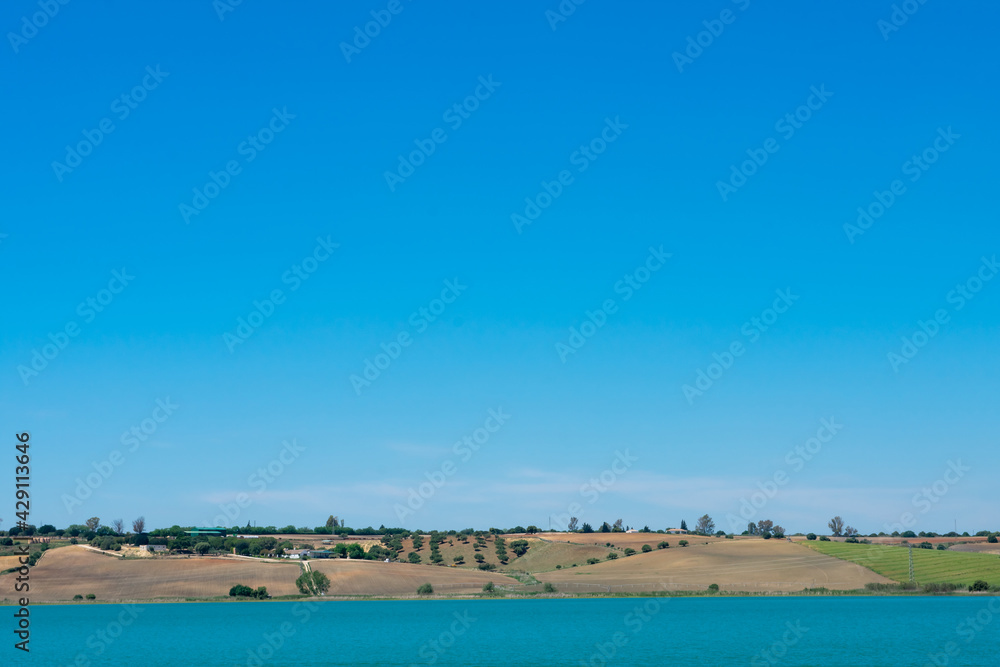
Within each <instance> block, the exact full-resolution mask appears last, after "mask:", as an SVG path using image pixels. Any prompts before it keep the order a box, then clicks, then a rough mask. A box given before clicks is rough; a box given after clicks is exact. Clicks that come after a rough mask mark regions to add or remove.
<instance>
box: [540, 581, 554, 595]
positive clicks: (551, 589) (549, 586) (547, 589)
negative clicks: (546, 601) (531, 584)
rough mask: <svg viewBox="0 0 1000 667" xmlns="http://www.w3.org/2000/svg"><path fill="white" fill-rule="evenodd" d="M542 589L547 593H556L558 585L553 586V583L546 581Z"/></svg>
mask: <svg viewBox="0 0 1000 667" xmlns="http://www.w3.org/2000/svg"><path fill="white" fill-rule="evenodd" d="M542 590H544V591H545V592H546V593H555V592H556V587H555V586H553V585H552V584H550V583H548V582H546V583H545V586H544V587H543V588H542Z"/></svg>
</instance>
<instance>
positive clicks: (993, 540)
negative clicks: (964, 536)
mask: <svg viewBox="0 0 1000 667" xmlns="http://www.w3.org/2000/svg"><path fill="white" fill-rule="evenodd" d="M986 541H987V542H989V543H990V544H996V543H997V536H996V535H990V536H989V537H987V538H986Z"/></svg>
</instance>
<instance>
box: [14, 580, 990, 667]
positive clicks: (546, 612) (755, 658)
mask: <svg viewBox="0 0 1000 667" xmlns="http://www.w3.org/2000/svg"><path fill="white" fill-rule="evenodd" d="M0 609H3V610H5V613H3V616H4V617H6V618H7V619H8V620H7V623H8V624H9V626H8V628H9V629H13V623H12V620H13V619H12V618H11V616H10V614H12V613H13V611H14V610H15V608H13V607H3V608H0ZM31 621H32V624H31V643H30V646H31V654H30V659H26V656H24V655H23V654H22V653H21V652H20V651H17V650H14V649H13V648H12V646H11V645H12V644H13V641H12V640H11V639H8V640H7V641H8V645H7V646H4V647H3V649H2V651H3V663H4V664H10V662H11V661H12V662H13V663H14V664H35V665H80V666H81V667H82V666H85V665H132V664H134V665H264V664H267V665H297V666H303V665H432V664H433V665H503V666H504V667H509V666H510V665H592V666H594V667H598V666H600V665H605V664H608V665H662V664H667V665H754V666H761V665H823V666H834V665H838V666H839V665H844V666H847V665H850V666H852V667H853V666H855V665H887V666H893V667H895V666H897V665H898V666H903V665H906V666H907V667H910V666H914V665H916V666H922V665H935V664H937V665H945V664H947V665H950V666H955V665H970V666H971V665H976V666H981V665H996V664H998V662H1000V661H998V659H997V646H998V639H1000V597H905V598H904V597H859V598H851V597H827V598H824V597H801V598H795V597H791V598H742V599H740V598H736V599H732V598H730V599H727V598H612V599H598V600H579V599H567V600H558V599H556V600H440V601H435V600H415V601H390V602H322V603H315V602H314V603H305V602H248V603H218V604H150V605H137V606H127V605H75V606H39V607H32V608H31ZM3 635H4V636H6V637H8V638H10V637H12V633H10V632H9V630H5V631H4V632H3ZM949 653H950V655H949ZM11 659H12V660H11Z"/></svg>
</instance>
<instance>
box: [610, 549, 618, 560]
mask: <svg viewBox="0 0 1000 667" xmlns="http://www.w3.org/2000/svg"><path fill="white" fill-rule="evenodd" d="M617 558H618V552H617V551H612V552H611V553H609V554H608V560H615V559H617Z"/></svg>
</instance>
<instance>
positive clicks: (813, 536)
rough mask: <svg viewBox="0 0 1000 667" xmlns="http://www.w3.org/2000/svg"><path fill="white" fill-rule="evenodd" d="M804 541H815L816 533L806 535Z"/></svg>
mask: <svg viewBox="0 0 1000 667" xmlns="http://www.w3.org/2000/svg"><path fill="white" fill-rule="evenodd" d="M806 539H807V540H815V539H816V533H809V534H808V535H806Z"/></svg>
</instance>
